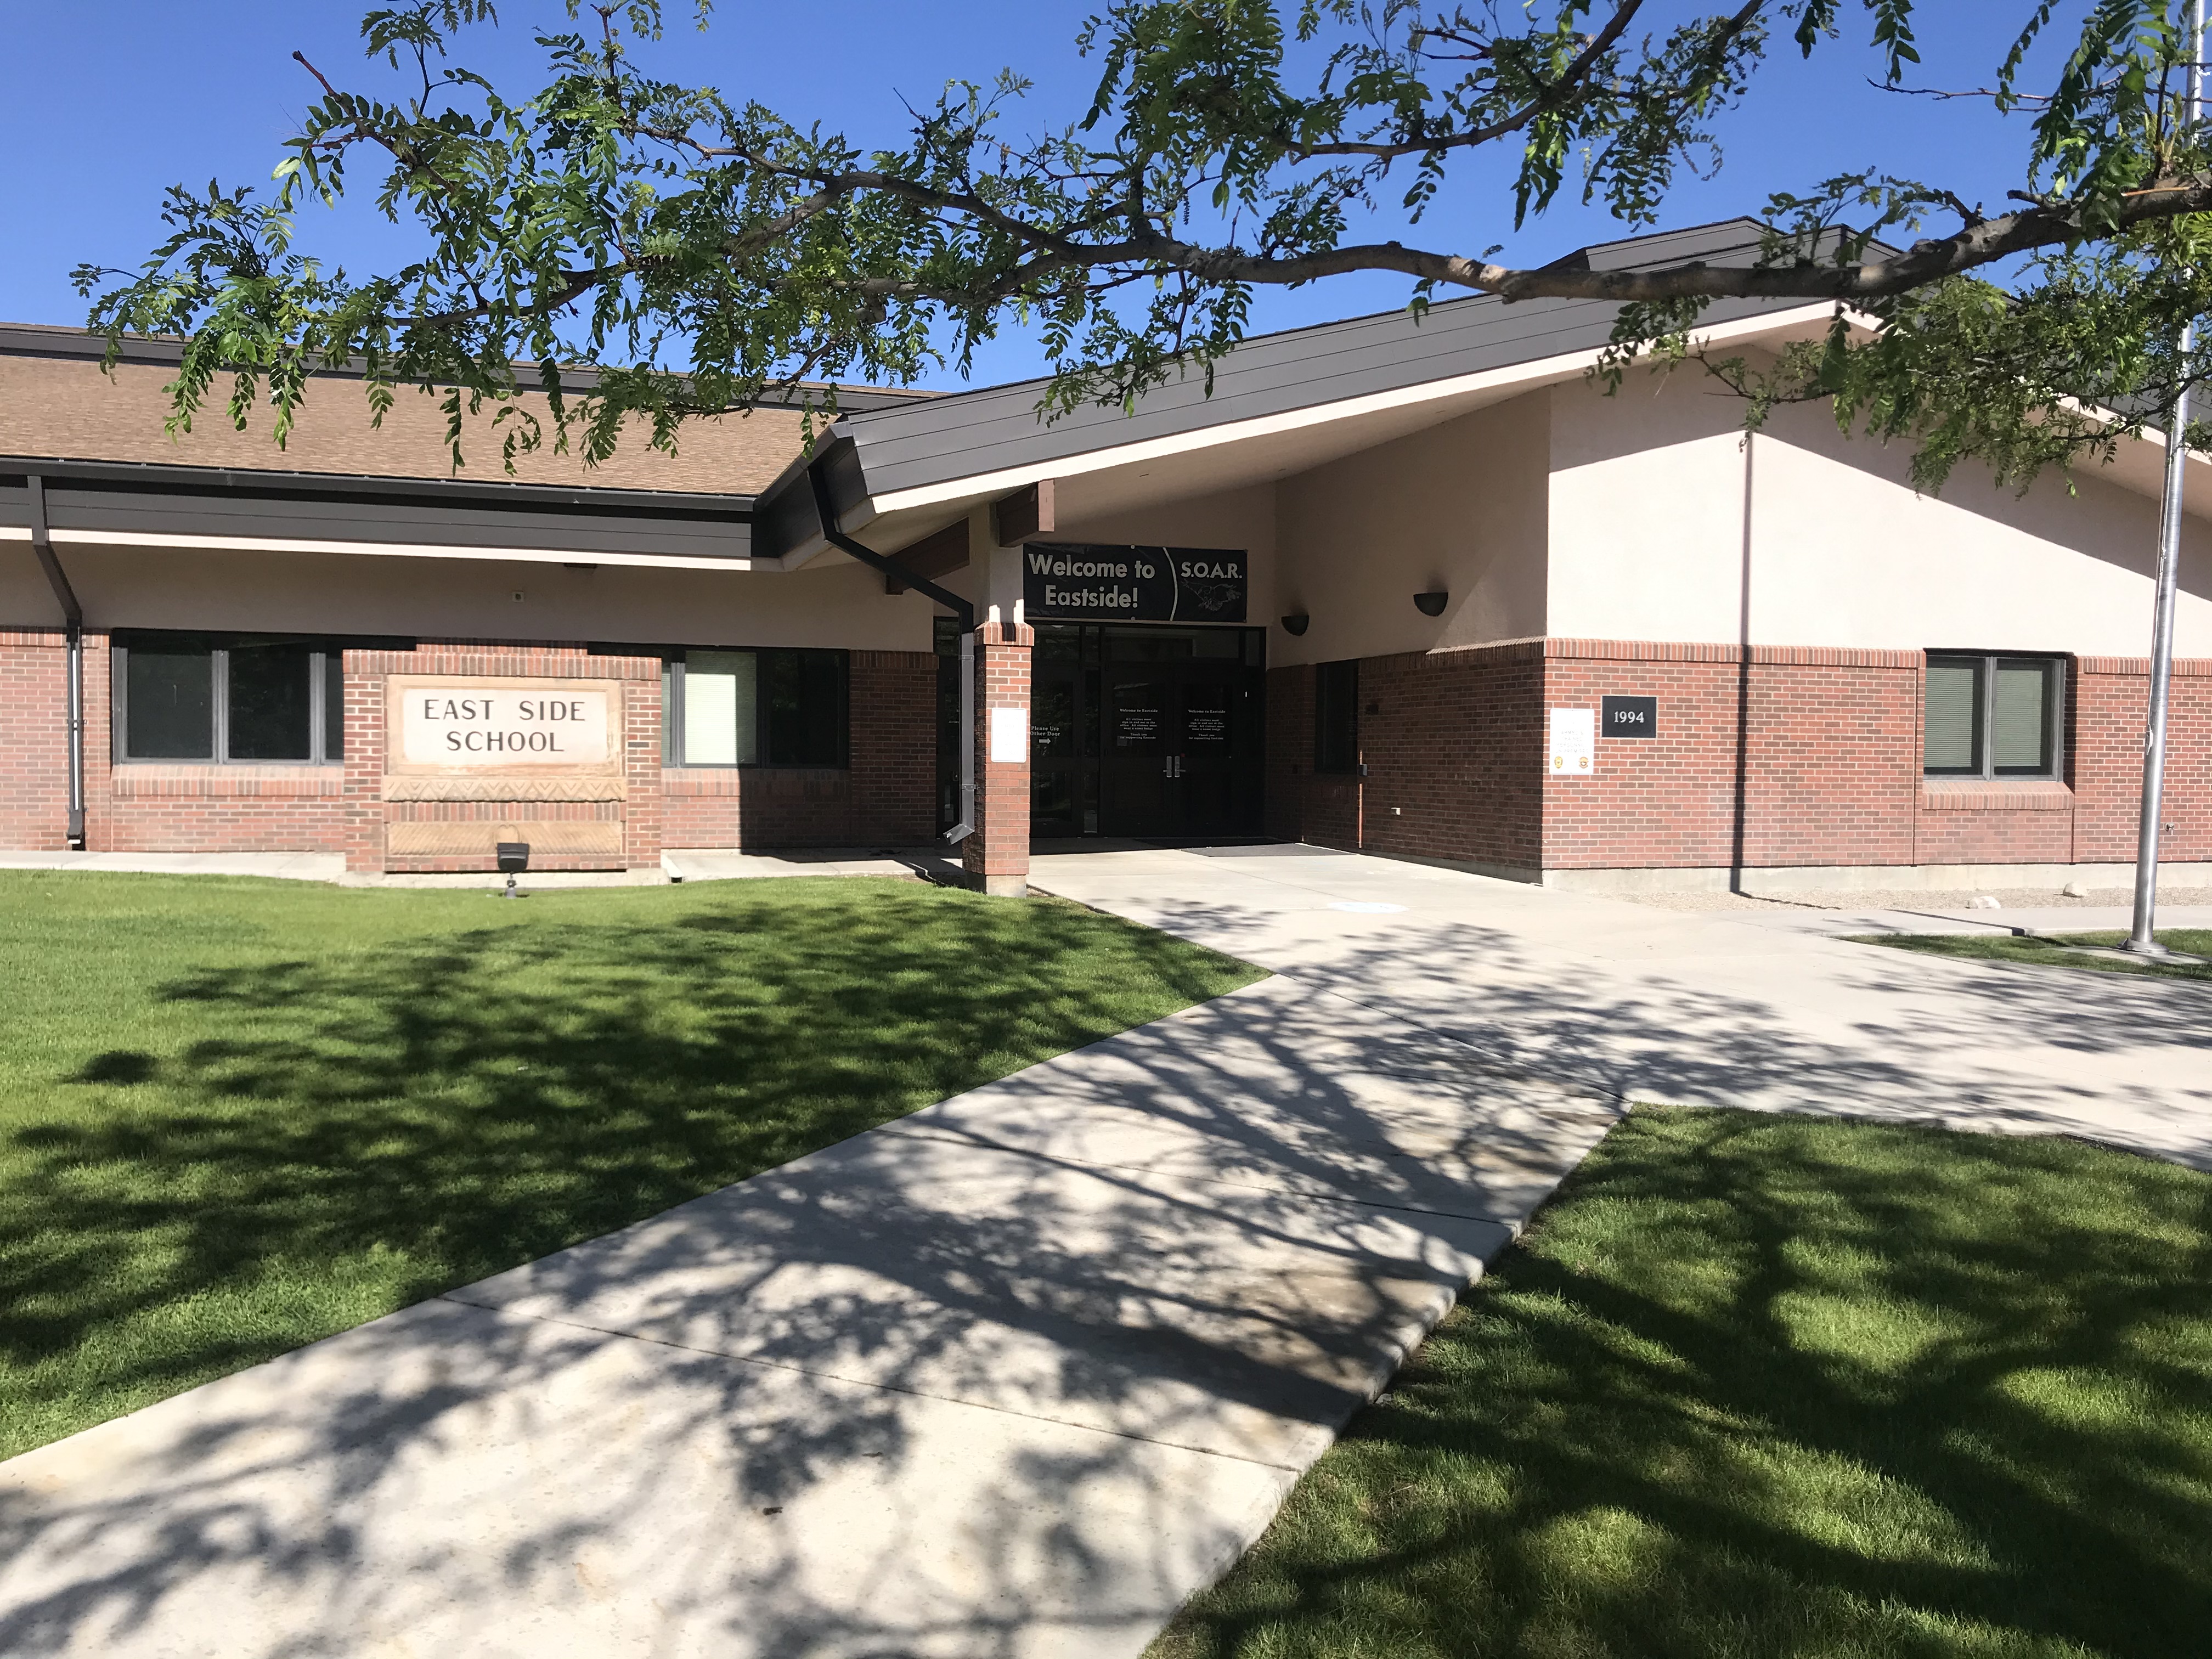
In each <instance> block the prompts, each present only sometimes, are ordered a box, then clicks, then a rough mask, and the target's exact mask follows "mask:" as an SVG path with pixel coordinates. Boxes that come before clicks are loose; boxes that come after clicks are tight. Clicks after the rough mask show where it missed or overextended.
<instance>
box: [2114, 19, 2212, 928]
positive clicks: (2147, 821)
mask: <svg viewBox="0 0 2212 1659" xmlns="http://www.w3.org/2000/svg"><path fill="white" fill-rule="evenodd" d="M2203 56H2204V0H2191V4H2190V8H2189V75H2188V88H2189V91H2188V98H2187V101H2186V102H2185V105H2184V106H2183V107H2184V109H2185V112H2186V114H2187V119H2188V123H2189V125H2191V127H2192V128H2193V127H2195V126H2196V125H2198V123H2199V122H2201V121H2202V120H2203V115H2204V69H2203ZM2196 340H2197V329H2196V325H2195V323H2194V321H2193V320H2192V321H2191V322H2187V323H2184V324H2183V325H2182V327H2181V340H2180V354H2181V363H2182V368H2183V373H2184V374H2186V373H2187V369H2188V362H2189V355H2190V352H2191V349H2192V348H2193V347H2194V345H2195V344H2196ZM2188 432H2189V382H2188V380H2186V379H2184V380H2183V381H2182V383H2181V387H2180V389H2179V391H2177V392H2175V393H2174V394H2173V408H2172V412H2171V413H2170V414H2169V415H2168V416H2167V417H2166V491H2165V495H2164V496H2163V498H2162V499H2161V500H2160V503H2159V508H2160V511H2159V526H2158V581H2157V597H2156V599H2155V602H2154V605H2153V609H2152V613H2151V635H2150V711H2149V717H2148V720H2146V721H2145V723H2144V728H2143V781H2142V809H2141V812H2140V815H2139V817H2138V818H2137V820H2136V904H2135V917H2134V924H2133V926H2132V927H2130V929H2129V932H2128V939H2127V944H2126V946H2125V948H2126V949H2128V950H2130V951H2136V952H2137V953H2139V954H2141V955H2143V956H2151V957H2156V956H2164V955H2165V954H2166V947H2165V946H2164V945H2160V943H2159V942H2158V939H2157V937H2156V934H2155V932H2154V929H2155V926H2156V923H2157V920H2158V837H2159V830H2160V828H2161V827H2162V826H2161V825H2160V823H2159V820H2160V817H2163V816H2164V815H2165V811H2166V705H2167V702H2168V693H2169V692H2170V690H2171V689H2172V680H2173V613H2174V609H2175V593H2176V590H2177V588H2178V587H2179V579H2180V574H2181V507H2182V495H2183V489H2184V487H2185V483H2186V479H2185V476H2184V475H2185V469H2186V467H2187V465H2188V459H2189V451H2188V448H2187V446H2186V444H2185V441H2184V440H2185V438H2186V437H2187V435H2188Z"/></svg>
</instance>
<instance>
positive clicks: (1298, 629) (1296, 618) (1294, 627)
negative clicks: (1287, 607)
mask: <svg viewBox="0 0 2212 1659" xmlns="http://www.w3.org/2000/svg"><path fill="white" fill-rule="evenodd" d="M1312 623H1313V618H1312V617H1309V616H1308V615H1306V613H1305V612H1304V611H1292V612H1291V614H1290V615H1289V616H1287V617H1284V618H1283V632H1285V634H1288V635H1290V636H1291V638H1292V639H1294V640H1295V639H1297V638H1298V637H1299V636H1300V635H1303V634H1304V632H1305V631H1306V629H1308V628H1309V627H1310V626H1311V625H1312Z"/></svg>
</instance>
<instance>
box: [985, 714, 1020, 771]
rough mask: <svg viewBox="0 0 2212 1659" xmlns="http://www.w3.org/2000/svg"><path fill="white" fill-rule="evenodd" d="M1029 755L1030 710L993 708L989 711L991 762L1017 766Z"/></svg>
mask: <svg viewBox="0 0 2212 1659" xmlns="http://www.w3.org/2000/svg"><path fill="white" fill-rule="evenodd" d="M1029 757H1030V711H1029V710H1028V709H1026V708H994V709H993V710H992V711H991V763H992V764H993V765H994V766H1018V765H1020V764H1021V763H1023V762H1024V761H1025V760H1027V759H1028V758H1029Z"/></svg>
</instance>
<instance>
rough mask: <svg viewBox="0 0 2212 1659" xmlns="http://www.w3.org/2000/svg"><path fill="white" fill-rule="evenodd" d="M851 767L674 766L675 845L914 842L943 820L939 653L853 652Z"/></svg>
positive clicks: (665, 777)
mask: <svg viewBox="0 0 2212 1659" xmlns="http://www.w3.org/2000/svg"><path fill="white" fill-rule="evenodd" d="M850 661H851V665H852V693H851V699H850V702H851V708H852V726H851V731H852V739H851V753H850V755H849V757H848V760H849V763H850V764H849V765H848V766H847V767H843V768H838V767H788V768H787V767H743V768H738V767H722V766H696V767H682V768H675V767H671V768H670V769H667V770H666V771H665V772H664V773H663V774H662V775H661V796H662V800H661V811H662V817H663V840H664V844H665V845H666V846H670V847H757V848H768V847H912V846H915V845H917V844H919V843H922V842H927V841H929V840H930V839H931V838H932V836H933V835H934V833H935V829H936V812H937V805H936V787H937V747H936V745H937V725H936V720H937V659H936V658H935V657H934V656H933V655H931V654H930V653H927V652H920V651H855V652H853V653H850Z"/></svg>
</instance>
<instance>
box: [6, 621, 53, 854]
mask: <svg viewBox="0 0 2212 1659" xmlns="http://www.w3.org/2000/svg"><path fill="white" fill-rule="evenodd" d="M64 644H65V642H64V638H63V635H62V631H61V630H60V629H52V630H51V631H47V630H43V629H9V630H6V631H0V733H5V737H6V740H5V742H4V744H0V847H9V848H19V849H21V850H24V851H40V852H53V851H58V850H59V849H60V848H64V847H66V846H67V845H68V844H69V842H68V838H67V837H68V833H69V712H68V709H67V708H66V707H65V706H64V697H65V696H66V693H67V690H68V684H69V681H68V671H67V662H68V656H69V653H68V652H67V650H66V649H65V648H64Z"/></svg>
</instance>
